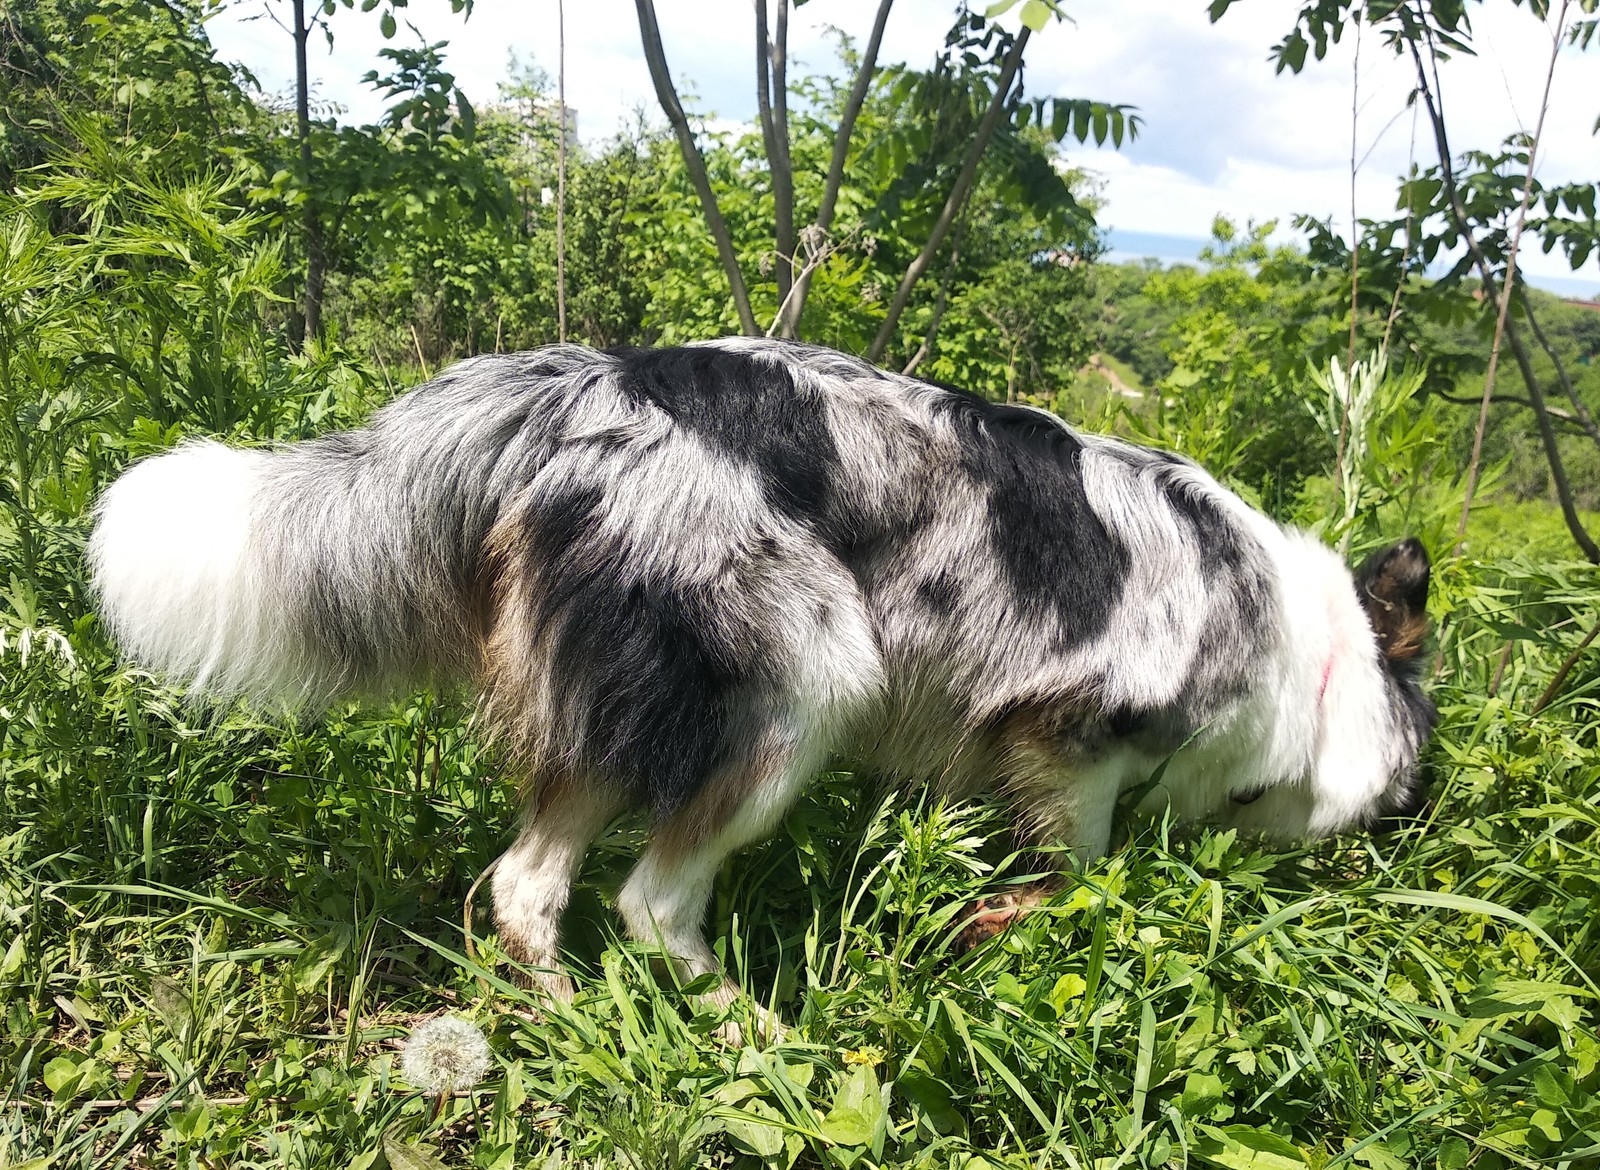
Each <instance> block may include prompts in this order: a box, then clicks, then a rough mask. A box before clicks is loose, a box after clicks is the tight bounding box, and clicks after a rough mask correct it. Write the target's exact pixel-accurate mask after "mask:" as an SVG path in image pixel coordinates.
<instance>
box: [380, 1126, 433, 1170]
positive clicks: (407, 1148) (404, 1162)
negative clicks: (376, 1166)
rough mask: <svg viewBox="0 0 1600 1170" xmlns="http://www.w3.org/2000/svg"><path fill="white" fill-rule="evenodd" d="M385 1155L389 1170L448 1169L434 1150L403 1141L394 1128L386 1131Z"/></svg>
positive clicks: (384, 1138) (384, 1141)
mask: <svg viewBox="0 0 1600 1170" xmlns="http://www.w3.org/2000/svg"><path fill="white" fill-rule="evenodd" d="M383 1156H384V1157H385V1158H386V1159H387V1160H388V1162H389V1170H448V1168H447V1167H446V1166H445V1164H444V1163H443V1162H442V1161H440V1160H439V1157H438V1155H436V1154H435V1153H434V1152H433V1151H432V1150H430V1149H428V1148H427V1147H426V1146H421V1145H412V1144H411V1143H410V1142H407V1141H402V1140H401V1139H400V1137H399V1135H398V1134H396V1133H395V1132H394V1131H393V1130H392V1129H391V1130H385V1131H384V1134H383Z"/></svg>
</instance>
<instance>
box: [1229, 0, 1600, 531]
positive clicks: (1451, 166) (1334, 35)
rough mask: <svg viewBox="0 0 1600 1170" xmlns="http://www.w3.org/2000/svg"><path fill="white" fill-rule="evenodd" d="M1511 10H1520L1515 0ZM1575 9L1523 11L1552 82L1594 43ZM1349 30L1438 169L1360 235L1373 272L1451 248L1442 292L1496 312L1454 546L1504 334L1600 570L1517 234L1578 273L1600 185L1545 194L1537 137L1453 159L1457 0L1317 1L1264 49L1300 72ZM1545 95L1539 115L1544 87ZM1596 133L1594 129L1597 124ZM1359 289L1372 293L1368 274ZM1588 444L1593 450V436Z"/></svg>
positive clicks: (1463, 19) (1551, 354)
mask: <svg viewBox="0 0 1600 1170" xmlns="http://www.w3.org/2000/svg"><path fill="white" fill-rule="evenodd" d="M1512 2H1513V3H1516V4H1518V5H1519V6H1520V4H1521V0H1512ZM1233 3H1234V0H1213V3H1212V4H1211V8H1210V13H1211V18H1212V19H1213V20H1217V19H1219V18H1221V16H1222V15H1223V14H1224V13H1226V12H1227V10H1228V9H1229V8H1230V7H1231V6H1232V4H1233ZM1572 6H1573V5H1572V0H1561V3H1560V4H1559V5H1550V4H1548V3H1545V2H1544V0H1529V3H1528V9H1529V10H1530V12H1532V13H1533V14H1534V15H1535V16H1536V17H1537V18H1539V19H1542V20H1546V21H1547V22H1553V23H1551V25H1550V28H1551V39H1552V52H1551V59H1550V69H1551V71H1552V72H1553V71H1554V69H1555V66H1556V50H1557V49H1558V48H1559V46H1560V44H1561V43H1562V40H1563V38H1566V39H1567V40H1568V41H1569V43H1572V44H1577V45H1580V46H1582V47H1587V46H1588V45H1589V44H1590V43H1591V41H1592V40H1593V36H1594V31H1595V24H1596V22H1595V21H1593V20H1590V21H1579V22H1577V23H1575V24H1574V25H1572V26H1570V27H1569V26H1568V25H1567V17H1568V15H1569V12H1570V11H1571V9H1572ZM1577 6H1578V8H1579V9H1580V10H1581V11H1583V12H1586V13H1593V12H1594V11H1595V10H1596V6H1597V0H1578V4H1577ZM1358 21H1360V22H1365V23H1367V24H1369V25H1371V26H1374V27H1375V28H1376V29H1377V30H1378V31H1379V32H1380V33H1381V34H1382V36H1383V39H1384V41H1385V43H1386V44H1387V45H1388V46H1389V47H1390V48H1391V49H1392V50H1393V51H1394V52H1395V53H1396V54H1398V55H1400V56H1403V57H1407V58H1409V59H1410V61H1411V63H1412V66H1413V70H1414V75H1415V81H1416V84H1415V88H1414V89H1413V91H1412V98H1411V100H1412V101H1416V102H1420V103H1421V105H1422V108H1423V111H1424V113H1425V116H1426V118H1427V124H1428V127H1429V130H1430V132H1431V137H1432V139H1433V143H1434V149H1435V154H1436V160H1437V161H1436V163H1435V165H1434V166H1432V167H1429V168H1423V169H1418V170H1417V171H1415V172H1414V173H1413V174H1412V175H1410V176H1408V177H1407V179H1406V181H1405V183H1404V184H1403V186H1402V188H1401V201H1400V202H1401V206H1402V207H1403V208H1404V209H1405V212H1406V214H1405V216H1404V218H1403V219H1402V220H1398V221H1388V222H1384V223H1375V224H1369V225H1367V232H1368V234H1369V235H1372V236H1375V237H1376V238H1377V239H1378V240H1379V241H1380V247H1379V248H1375V249H1374V250H1375V251H1381V252H1383V253H1387V255H1384V256H1382V257H1381V259H1379V261H1378V262H1379V268H1380V270H1387V271H1389V272H1390V273H1400V274H1402V279H1403V274H1405V273H1406V272H1408V271H1410V267H1411V261H1412V257H1413V256H1414V255H1420V256H1421V257H1422V258H1423V259H1424V260H1425V261H1431V260H1432V259H1433V258H1434V257H1435V256H1440V255H1451V254H1452V253H1456V252H1457V251H1458V250H1459V259H1458V260H1457V261H1456V263H1455V265H1454V267H1453V268H1452V270H1451V271H1450V273H1449V274H1448V275H1447V276H1446V278H1445V279H1444V281H1443V282H1441V283H1443V284H1445V285H1446V286H1447V287H1456V286H1459V285H1460V284H1461V282H1462V281H1463V280H1464V278H1465V277H1467V275H1468V274H1469V273H1471V274H1473V275H1474V276H1475V277H1476V279H1477V282H1478V287H1479V288H1480V289H1481V290H1482V294H1483V297H1482V302H1481V304H1482V306H1483V310H1484V311H1485V312H1491V311H1492V312H1494V313H1495V314H1496V317H1495V326H1494V330H1493V333H1492V338H1491V348H1490V356H1489V364H1488V370H1487V374H1486V378H1485V385H1484V390H1483V395H1482V398H1481V410H1480V414H1479V421H1478V428H1477V435H1476V438H1475V440H1474V450H1473V455H1472V456H1471V457H1470V459H1469V462H1468V466H1467V483H1468V489H1467V500H1466V504H1465V505H1464V506H1463V511H1462V517H1461V525H1460V528H1459V529H1458V536H1459V533H1460V532H1463V531H1464V530H1465V526H1466V506H1467V505H1470V503H1471V497H1472V487H1473V485H1474V484H1475V482H1476V478H1477V474H1478V467H1479V458H1480V452H1481V447H1482V442H1483V436H1484V434H1485V429H1486V426H1487V423H1488V417H1489V410H1490V404H1491V401H1492V398H1493V390H1494V373H1495V367H1496V362H1497V358H1498V353H1499V346H1500V339H1501V337H1502V335H1503V337H1504V339H1505V342H1506V344H1507V346H1508V347H1509V348H1510V350H1511V354H1512V358H1513V360H1514V362H1515V363H1516V366H1517V369H1518V372H1519V373H1520V374H1521V376H1522V381H1523V384H1524V387H1525V388H1526V390H1527V395H1528V397H1527V399H1526V406H1527V408H1528V409H1529V410H1531V411H1532V413H1533V416H1534V421H1535V424H1536V426H1537V428H1538V432H1539V437H1540V442H1541V445H1542V447H1543V450H1544V454H1545V458H1546V460H1547V461H1548V464H1549V468H1550V477H1551V481H1552V483H1553V484H1554V486H1555V490H1556V495H1557V499H1558V503H1559V505H1560V508H1561V512H1562V516H1563V518H1564V520H1565V522H1566V524H1567V528H1568V531H1569V532H1570V533H1571V534H1572V538H1573V540H1574V541H1575V542H1576V543H1577V545H1578V547H1579V548H1580V549H1581V550H1582V552H1583V554H1584V555H1585V556H1586V557H1587V558H1588V559H1589V560H1591V561H1594V562H1597V563H1600V544H1596V542H1595V540H1594V538H1593V537H1592V536H1591V535H1590V534H1589V533H1588V531H1587V530H1586V529H1585V528H1584V525H1583V523H1582V521H1581V519H1580V518H1579V516H1578V511H1577V507H1576V504H1575V502H1574V498H1573V493H1572V489H1571V485H1570V481H1569V478H1568V474H1567V469H1566V461H1565V459H1564V458H1563V456H1562V453H1561V446H1560V443H1559V442H1558V437H1557V432H1556V423H1555V420H1554V417H1553V416H1552V414H1551V412H1550V407H1549V403H1548V398H1549V397H1550V395H1549V394H1547V392H1546V388H1545V385H1544V383H1543V381H1542V380H1541V379H1540V377H1539V375H1538V373H1537V371H1536V370H1535V368H1534V359H1533V350H1532V348H1531V346H1530V344H1529V339H1530V337H1531V339H1532V343H1533V344H1534V345H1537V346H1538V347H1539V348H1540V349H1541V350H1542V351H1543V352H1544V353H1545V354H1546V356H1547V357H1548V358H1549V360H1550V362H1551V367H1552V369H1553V372H1554V374H1555V378H1554V383H1555V385H1554V386H1553V387H1552V389H1556V390H1559V391H1560V392H1561V393H1562V394H1564V395H1565V396H1566V397H1567V398H1568V400H1569V401H1570V402H1571V404H1572V406H1573V408H1574V411H1575V412H1576V414H1577V415H1578V416H1579V417H1580V418H1581V417H1582V416H1584V415H1586V414H1587V413H1588V409H1587V407H1586V405H1585V404H1584V403H1583V401H1582V399H1581V398H1580V397H1579V396H1578V395H1577V393H1576V390H1575V388H1574V386H1573V381H1572V377H1571V375H1570V373H1569V371H1568V370H1567V365H1566V362H1565V361H1564V360H1563V359H1562V357H1561V355H1560V353H1559V352H1558V351H1557V350H1556V348H1555V347H1554V346H1553V345H1552V344H1551V343H1550V342H1549V339H1548V335H1547V333H1546V332H1545V331H1544V330H1543V329H1542V327H1541V326H1540V324H1539V320H1538V315H1537V312H1536V310H1535V308H1534V305H1533V302H1532V301H1531V300H1530V298H1529V296H1528V292H1527V288H1526V285H1525V283H1524V282H1523V280H1522V277H1521V273H1520V272H1519V271H1518V269H1517V266H1516V255H1517V249H1518V246H1519V244H1520V242H1521V240H1522V238H1523V236H1524V234H1526V233H1530V232H1531V233H1532V236H1533V238H1534V239H1535V240H1539V241H1541V242H1542V243H1543V246H1544V248H1545V250H1546V251H1547V252H1548V251H1550V250H1552V249H1553V248H1556V247H1560V248H1561V249H1563V251H1565V253H1566V254H1567V256H1568V258H1569V259H1570V260H1571V261H1572V264H1573V267H1574V268H1576V267H1578V266H1579V265H1581V264H1582V263H1583V262H1584V261H1585V260H1586V259H1587V258H1588V256H1589V255H1590V254H1591V252H1593V251H1594V249H1595V248H1596V246H1597V244H1600V225H1597V221H1596V217H1595V212H1596V202H1597V193H1600V187H1597V185H1595V184H1582V183H1580V184H1571V185H1568V186H1566V187H1563V188H1559V189H1555V190H1546V189H1544V187H1543V186H1542V185H1541V184H1540V183H1539V182H1538V180H1537V178H1536V177H1535V174H1534V158H1535V153H1536V151H1537V149H1538V146H1539V134H1538V130H1537V129H1536V130H1535V131H1534V132H1533V133H1532V134H1528V135H1523V134H1519V135H1516V136H1513V138H1512V139H1511V140H1509V141H1508V142H1507V143H1506V145H1505V149H1504V150H1502V151H1500V152H1498V153H1494V154H1490V153H1485V152H1481V151H1469V152H1467V153H1466V154H1463V155H1459V156H1458V155H1457V154H1456V153H1455V152H1454V151H1453V150H1452V149H1451V146H1450V136H1449V126H1448V122H1447V118H1446V112H1445V109H1444V105H1443V98H1442V94H1441V91H1440V87H1439V72H1438V67H1439V63H1440V62H1441V61H1443V60H1446V59H1448V57H1449V55H1450V54H1451V53H1461V54H1470V53H1472V51H1473V49H1472V28H1471V22H1470V18H1469V15H1468V11H1467V6H1466V2H1465V0H1399V2H1394V3H1384V4H1367V3H1364V2H1359V0H1314V2H1313V3H1308V4H1307V5H1306V6H1305V7H1303V8H1302V9H1301V10H1300V13H1299V15H1298V17H1297V18H1296V21H1295V25H1294V27H1293V28H1292V29H1291V30H1290V32H1289V33H1288V34H1287V35H1286V36H1285V37H1284V39H1283V40H1282V41H1281V42H1279V44H1278V45H1277V46H1275V47H1274V49H1273V51H1272V53H1273V56H1274V58H1275V59H1276V61H1277V67H1278V69H1279V71H1280V72H1281V71H1282V70H1284V69H1289V70H1292V71H1295V72H1298V71H1299V70H1300V69H1301V68H1303V67H1304V65H1305V60H1306V54H1307V52H1308V51H1314V54H1315V56H1316V57H1317V58H1318V59H1320V58H1322V57H1323V56H1324V55H1325V54H1326V52H1327V49H1328V46H1329V44H1330V43H1332V42H1335V41H1337V40H1339V38H1340V37H1341V36H1342V34H1343V32H1344V30H1345V29H1346V28H1347V27H1349V26H1350V25H1351V24H1353V23H1355V22H1358ZM1546 94H1547V97H1546V106H1547V105H1548V80H1547V83H1546ZM1543 117H1544V107H1541V109H1540V114H1539V118H1540V123H1541V124H1542V121H1543ZM1596 128H1597V130H1600V123H1597V126H1596ZM1396 241H1403V243H1396ZM1322 242H1323V244H1324V245H1325V246H1327V245H1328V244H1329V241H1328V240H1326V239H1324V241H1322ZM1359 252H1360V241H1357V244H1356V249H1355V255H1354V256H1353V257H1352V259H1353V260H1357V259H1359ZM1368 271H1369V272H1370V271H1371V270H1370V269H1369V270H1368ZM1368 280H1369V283H1370V280H1371V277H1370V276H1369V278H1368ZM1402 288H1403V285H1401V284H1400V283H1396V284H1395V285H1394V290H1395V293H1396V296H1398V295H1399V293H1400V291H1401V290H1402ZM1357 309H1358V306H1352V313H1354V312H1355V311H1357ZM1513 310H1515V311H1513ZM1594 438H1595V441H1596V443H1597V444H1600V430H1597V431H1596V434H1595V436H1594Z"/></svg>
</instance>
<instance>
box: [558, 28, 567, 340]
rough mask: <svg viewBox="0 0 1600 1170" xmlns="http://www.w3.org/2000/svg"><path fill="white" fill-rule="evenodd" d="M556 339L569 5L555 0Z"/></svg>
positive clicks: (563, 302)
mask: <svg viewBox="0 0 1600 1170" xmlns="http://www.w3.org/2000/svg"><path fill="white" fill-rule="evenodd" d="M556 111H557V116H558V118H559V119H560V125H558V126H557V127H556V339H557V340H558V341H561V342H562V343H565V342H566V340H567V6H566V4H565V3H564V0H556Z"/></svg>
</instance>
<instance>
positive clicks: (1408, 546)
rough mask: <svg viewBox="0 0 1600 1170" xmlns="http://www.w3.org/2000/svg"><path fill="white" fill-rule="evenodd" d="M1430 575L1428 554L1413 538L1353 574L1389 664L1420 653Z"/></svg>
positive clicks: (1369, 560) (1377, 555) (1384, 551)
mask: <svg viewBox="0 0 1600 1170" xmlns="http://www.w3.org/2000/svg"><path fill="white" fill-rule="evenodd" d="M1430 572H1431V566H1430V564H1429V563H1428V553H1427V550H1426V549H1424V548H1423V547H1422V542H1421V541H1420V540H1417V539H1416V538H1415V537H1412V538H1411V539H1409V540H1402V541H1401V542H1400V543H1399V544H1392V545H1390V546H1389V547H1388V548H1385V549H1380V550H1379V551H1378V552H1375V553H1373V554H1372V555H1371V556H1370V557H1368V558H1367V562H1366V564H1364V565H1362V566H1361V568H1360V569H1359V570H1358V571H1357V573H1356V594H1357V596H1359V597H1360V598H1361V605H1362V608H1364V609H1365V610H1366V611H1367V620H1368V621H1370V622H1371V623H1372V630H1373V633H1375V634H1377V635H1378V649H1379V651H1381V652H1382V654H1383V656H1384V657H1385V658H1387V659H1388V660H1389V661H1390V662H1409V661H1411V660H1412V659H1413V658H1415V657H1416V656H1417V655H1418V654H1421V653H1422V645H1423V643H1424V642H1425V641H1426V640H1427V637H1428V578H1429V576H1430Z"/></svg>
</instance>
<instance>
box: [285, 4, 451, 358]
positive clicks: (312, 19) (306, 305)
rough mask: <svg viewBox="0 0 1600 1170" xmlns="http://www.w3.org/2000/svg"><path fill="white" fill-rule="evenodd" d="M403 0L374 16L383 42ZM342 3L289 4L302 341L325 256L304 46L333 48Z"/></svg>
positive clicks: (318, 317)
mask: <svg viewBox="0 0 1600 1170" xmlns="http://www.w3.org/2000/svg"><path fill="white" fill-rule="evenodd" d="M378 2H379V0H361V11H363V12H370V11H371V10H372V9H374V8H376V7H377V6H378ZM408 2H409V0H383V11H382V12H381V13H380V14H379V17H378V27H379V29H380V31H381V32H382V33H383V36H384V39H385V40H387V39H389V38H390V37H392V36H394V34H395V31H396V27H397V25H396V21H395V13H396V11H397V10H399V9H402V8H405V7H406V6H407V4H408ZM340 4H342V5H343V6H344V7H345V8H347V9H354V8H355V6H356V0H312V7H311V8H310V9H309V10H308V9H307V7H306V0H290V5H291V17H290V19H291V21H292V24H291V25H290V27H289V30H288V31H289V35H290V36H291V37H292V38H293V39H294V75H295V87H294V115H295V141H296V144H297V146H298V153H299V174H298V179H299V182H300V198H301V222H302V225H303V228H304V238H305V251H306V282H305V291H304V297H303V299H302V301H301V309H300V318H299V320H298V322H297V323H296V332H297V333H298V334H299V335H300V337H301V340H302V341H306V340H310V339H313V338H316V337H318V336H319V335H320V334H321V332H322V301H323V291H324V289H323V286H324V282H325V281H326V278H327V257H326V255H325V246H324V240H323V232H322V216H321V211H320V208H319V206H318V204H319V200H318V198H317V174H316V170H315V157H314V153H313V151H312V143H311V76H310V70H309V69H308V66H307V61H306V47H307V45H308V43H309V42H310V40H311V34H312V33H313V32H316V31H319V30H320V31H321V32H322V34H323V36H324V38H325V39H326V40H327V42H328V47H329V48H332V47H333V28H332V26H331V25H329V24H328V17H330V16H332V15H333V14H334V12H336V11H337V10H338V6H339V5H340ZM472 4H473V0H450V11H451V12H455V13H465V14H467V15H468V16H470V15H471V14H472Z"/></svg>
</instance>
